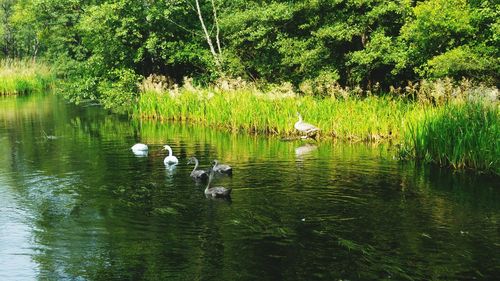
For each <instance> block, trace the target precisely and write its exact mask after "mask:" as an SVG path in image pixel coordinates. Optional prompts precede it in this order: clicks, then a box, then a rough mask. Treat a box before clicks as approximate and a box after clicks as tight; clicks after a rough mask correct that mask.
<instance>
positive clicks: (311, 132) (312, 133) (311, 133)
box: [293, 112, 319, 138]
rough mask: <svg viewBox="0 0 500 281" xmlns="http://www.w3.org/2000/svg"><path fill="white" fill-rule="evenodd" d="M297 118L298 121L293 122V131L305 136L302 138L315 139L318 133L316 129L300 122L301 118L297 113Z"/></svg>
mask: <svg viewBox="0 0 500 281" xmlns="http://www.w3.org/2000/svg"><path fill="white" fill-rule="evenodd" d="M297 116H298V117H299V121H297V122H295V125H294V126H293V127H294V128H295V130H297V131H299V132H301V133H304V134H306V135H305V136H304V137H303V138H308V137H312V138H315V137H316V133H317V132H318V131H319V129H318V127H316V126H314V125H311V124H309V123H306V122H304V121H302V116H301V115H300V113H298V112H297Z"/></svg>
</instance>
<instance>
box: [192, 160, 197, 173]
mask: <svg viewBox="0 0 500 281" xmlns="http://www.w3.org/2000/svg"><path fill="white" fill-rule="evenodd" d="M196 168H198V159H196V158H195V159H194V169H193V172H194V171H196Z"/></svg>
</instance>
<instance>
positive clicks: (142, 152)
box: [131, 143, 148, 156]
mask: <svg viewBox="0 0 500 281" xmlns="http://www.w3.org/2000/svg"><path fill="white" fill-rule="evenodd" d="M131 149H132V152H133V153H134V154H135V156H148V146H147V145H145V144H143V143H136V144H134V145H133V146H132V147H131Z"/></svg>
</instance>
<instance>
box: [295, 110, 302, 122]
mask: <svg viewBox="0 0 500 281" xmlns="http://www.w3.org/2000/svg"><path fill="white" fill-rule="evenodd" d="M295 113H296V114H297V117H299V120H302V115H300V113H299V112H298V111H297V112H295Z"/></svg>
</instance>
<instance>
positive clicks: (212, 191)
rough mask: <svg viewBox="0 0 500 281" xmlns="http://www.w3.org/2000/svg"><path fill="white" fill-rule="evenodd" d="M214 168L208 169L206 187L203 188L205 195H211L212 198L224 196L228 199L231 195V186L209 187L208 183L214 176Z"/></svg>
mask: <svg viewBox="0 0 500 281" xmlns="http://www.w3.org/2000/svg"><path fill="white" fill-rule="evenodd" d="M214 173H215V172H214V169H213V168H212V169H211V170H210V175H209V176H208V184H207V187H206V188H205V196H207V197H212V198H225V199H229V197H230V195H231V190H232V189H231V188H225V187H222V186H215V187H210V184H211V183H212V179H213V178H214Z"/></svg>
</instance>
